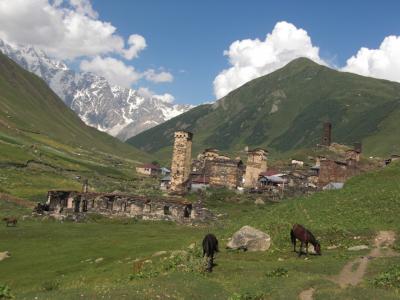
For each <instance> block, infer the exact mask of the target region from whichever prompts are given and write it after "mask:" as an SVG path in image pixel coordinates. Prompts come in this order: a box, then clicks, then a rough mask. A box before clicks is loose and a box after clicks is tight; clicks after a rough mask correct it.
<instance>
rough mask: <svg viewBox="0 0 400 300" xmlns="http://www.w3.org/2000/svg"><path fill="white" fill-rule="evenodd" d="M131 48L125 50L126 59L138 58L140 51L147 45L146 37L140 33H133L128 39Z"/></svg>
mask: <svg viewBox="0 0 400 300" xmlns="http://www.w3.org/2000/svg"><path fill="white" fill-rule="evenodd" d="M128 45H129V46H130V47H129V49H127V50H125V51H124V56H125V58H126V59H132V58H136V57H138V55H139V52H140V51H142V50H144V49H145V48H146V47H147V44H146V40H145V39H144V37H142V36H141V35H138V34H132V35H131V36H130V37H129V39H128Z"/></svg>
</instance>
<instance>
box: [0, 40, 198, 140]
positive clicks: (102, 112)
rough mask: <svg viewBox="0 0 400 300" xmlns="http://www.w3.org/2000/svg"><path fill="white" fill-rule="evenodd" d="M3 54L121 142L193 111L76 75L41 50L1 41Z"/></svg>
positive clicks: (102, 80)
mask: <svg viewBox="0 0 400 300" xmlns="http://www.w3.org/2000/svg"><path fill="white" fill-rule="evenodd" d="M0 51H1V52H3V53H4V54H5V55H7V56H8V57H10V58H11V59H13V60H14V61H15V62H17V63H18V64H19V65H20V66H22V67H23V68H24V69H26V70H28V71H30V72H33V73H35V74H36V75H38V76H39V77H41V78H43V79H44V80H45V81H46V82H47V84H48V85H49V86H50V88H51V89H52V90H53V91H54V92H55V93H56V94H57V95H58V96H59V97H60V98H61V99H62V100H63V101H64V102H65V103H66V104H67V105H68V106H69V107H71V109H72V110H74V111H75V112H76V113H77V114H78V115H79V116H80V118H81V119H82V120H83V121H84V122H85V123H86V124H87V125H89V126H92V127H95V128H97V129H99V130H101V131H105V132H107V133H109V134H111V135H113V136H116V137H118V138H120V139H122V140H126V139H128V138H130V137H132V136H135V135H136V134H138V133H140V132H142V131H144V130H146V129H149V128H151V127H154V126H156V125H158V124H160V123H163V122H165V121H166V120H169V119H171V118H173V117H175V116H177V115H179V114H181V113H184V112H186V111H188V110H189V109H191V108H192V107H193V106H191V105H177V104H172V103H169V102H166V101H165V100H163V98H162V97H160V96H157V95H151V94H149V93H140V92H139V91H137V90H133V89H128V88H123V87H120V86H116V85H112V84H110V83H109V82H108V81H107V80H106V79H105V78H103V77H100V76H97V75H95V74H93V73H89V72H75V71H74V70H71V69H70V68H68V66H67V65H66V64H65V63H63V62H61V61H57V60H54V59H52V58H50V57H48V56H47V55H46V53H45V52H44V51H42V50H40V49H37V48H34V47H30V46H15V45H11V44H8V43H6V42H5V41H2V40H1V39H0Z"/></svg>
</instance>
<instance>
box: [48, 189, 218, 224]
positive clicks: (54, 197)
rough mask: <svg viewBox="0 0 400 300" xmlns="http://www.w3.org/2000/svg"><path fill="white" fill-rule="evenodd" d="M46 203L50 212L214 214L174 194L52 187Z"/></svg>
mask: <svg viewBox="0 0 400 300" xmlns="http://www.w3.org/2000/svg"><path fill="white" fill-rule="evenodd" d="M47 204H48V206H49V211H50V212H52V213H54V214H64V215H68V214H76V213H98V214H103V215H108V216H124V217H136V218H140V219H144V220H170V221H175V222H181V223H182V222H183V223H185V222H192V221H207V220H209V219H211V218H212V214H211V212H209V211H208V210H207V209H205V208H204V207H201V206H200V205H198V204H196V205H193V204H192V203H191V202H188V201H186V200H184V199H178V198H172V197H160V198H156V199H154V198H148V197H144V196H132V195H125V194H107V193H82V192H78V191H49V192H48V201H47Z"/></svg>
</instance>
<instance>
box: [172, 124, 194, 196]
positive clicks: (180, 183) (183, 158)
mask: <svg viewBox="0 0 400 300" xmlns="http://www.w3.org/2000/svg"><path fill="white" fill-rule="evenodd" d="M174 136H175V141H174V149H173V154H172V164H171V189H170V190H171V192H175V193H185V192H186V191H187V189H188V183H189V177H190V172H191V154H192V137H193V134H192V133H190V132H186V131H177V132H175V135H174Z"/></svg>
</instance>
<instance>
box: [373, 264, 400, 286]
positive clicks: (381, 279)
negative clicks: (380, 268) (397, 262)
mask: <svg viewBox="0 0 400 300" xmlns="http://www.w3.org/2000/svg"><path fill="white" fill-rule="evenodd" d="M372 284H373V285H374V286H376V287H383V288H400V266H393V267H391V268H390V269H389V270H387V271H386V272H383V273H381V274H379V275H378V276H377V277H375V278H374V279H373V280H372Z"/></svg>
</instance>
